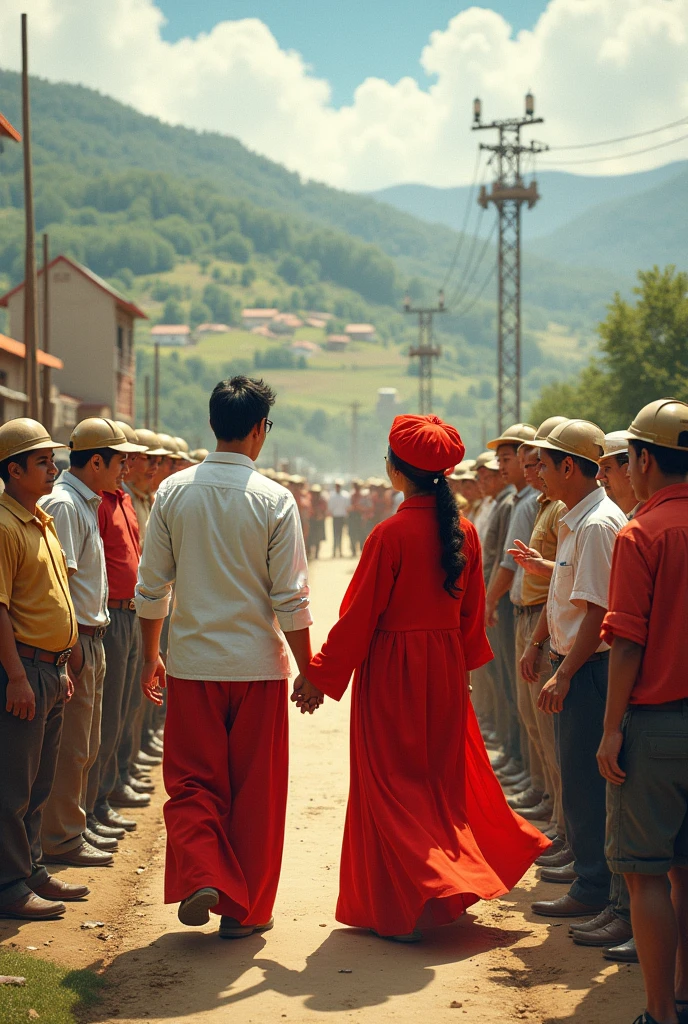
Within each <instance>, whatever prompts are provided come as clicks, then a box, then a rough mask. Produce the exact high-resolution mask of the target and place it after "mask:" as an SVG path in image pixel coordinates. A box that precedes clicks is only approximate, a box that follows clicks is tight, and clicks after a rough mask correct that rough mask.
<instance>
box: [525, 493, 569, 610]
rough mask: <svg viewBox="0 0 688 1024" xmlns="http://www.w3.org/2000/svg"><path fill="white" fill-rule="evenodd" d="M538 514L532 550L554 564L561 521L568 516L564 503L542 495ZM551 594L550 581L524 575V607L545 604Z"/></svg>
mask: <svg viewBox="0 0 688 1024" xmlns="http://www.w3.org/2000/svg"><path fill="white" fill-rule="evenodd" d="M538 505H539V508H538V513H537V516H536V518H535V525H534V527H533V533H532V535H531V538H530V546H531V548H535V550H536V551H539V552H540V554H541V555H542V557H543V558H546V559H547V561H549V562H553V561H554V560H555V556H556V553H557V536H558V534H559V520H560V519H561V517H562V516H563V515H565V514H566V511H567V510H566V505H565V504H564V502H563V501H552V499H551V498H548V497H546V496H545V495H544V494H541V495H540V496H539V497H538ZM548 593H549V580H548V579H545V577H544V576H535V575H534V573H530V572H527V573H524V576H523V589H522V591H521V599H522V601H523V604H524V605H534V604H544V603H545V601H546V600H547V595H548Z"/></svg>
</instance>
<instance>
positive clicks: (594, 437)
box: [537, 420, 604, 462]
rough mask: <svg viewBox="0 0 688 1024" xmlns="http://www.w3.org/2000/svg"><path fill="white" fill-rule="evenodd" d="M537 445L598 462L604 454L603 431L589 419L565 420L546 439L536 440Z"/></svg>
mask: <svg viewBox="0 0 688 1024" xmlns="http://www.w3.org/2000/svg"><path fill="white" fill-rule="evenodd" d="M537 447H538V448H545V449H553V450H554V451H556V452H564V453H565V454H566V455H577V456H579V458H581V459H587V460H588V461H589V462H599V461H600V459H601V458H602V456H603V455H604V431H603V430H602V428H601V427H598V426H597V424H596V423H591V422H590V420H565V421H564V422H563V423H560V424H559V426H558V427H555V428H554V430H552V431H550V433H549V435H548V437H547V438H546V439H544V440H538V442H537Z"/></svg>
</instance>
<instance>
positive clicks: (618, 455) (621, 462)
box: [614, 452, 628, 466]
mask: <svg viewBox="0 0 688 1024" xmlns="http://www.w3.org/2000/svg"><path fill="white" fill-rule="evenodd" d="M614 458H615V459H616V464H617V466H627V465H628V452H614Z"/></svg>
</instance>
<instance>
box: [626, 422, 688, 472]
mask: <svg viewBox="0 0 688 1024" xmlns="http://www.w3.org/2000/svg"><path fill="white" fill-rule="evenodd" d="M678 443H679V444H682V445H685V446H686V447H687V448H688V430H684V431H682V432H681V433H680V434H679V436H678ZM629 444H632V445H633V451H634V452H635V453H636V455H637V456H640V453H641V452H642V450H643V448H645V449H647V451H648V452H649V453H650V455H651V456H652V458H653V459H654V460H655V462H656V463H657V466H658V468H659V471H660V473H664V475H665V476H685V475H686V474H687V473H688V452H680V451H678V449H676V448H664V447H663V446H662V445H660V444H650V442H649V441H636V440H635V439H633V440H631V441H630V442H629Z"/></svg>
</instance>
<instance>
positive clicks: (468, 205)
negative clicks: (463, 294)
mask: <svg viewBox="0 0 688 1024" xmlns="http://www.w3.org/2000/svg"><path fill="white" fill-rule="evenodd" d="M481 158H482V153H481V151H480V150H478V152H477V153H476V157H475V167H474V168H473V180H472V182H471V187H470V189H469V192H468V195H467V197H466V209H465V211H464V217H463V224H462V226H461V233H460V235H459V239H458V241H457V243H456V248H455V249H454V255H453V256H452V258H451V263H450V264H449V269H448V270H447V273H446V274H445V275H444V281H443V282H442V290H443V291H444V289H445V288H446V287H447V284H448V283H449V279H450V278H451V276H452V274H453V273H454V268H455V267H456V264H457V262H458V259H459V256H460V255H461V250H462V249H463V243H464V241H465V238H466V228H467V227H468V218H469V216H470V213H471V210H472V209H473V195H474V193H475V187H476V185H477V182H478V171H479V168H480V161H481Z"/></svg>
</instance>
